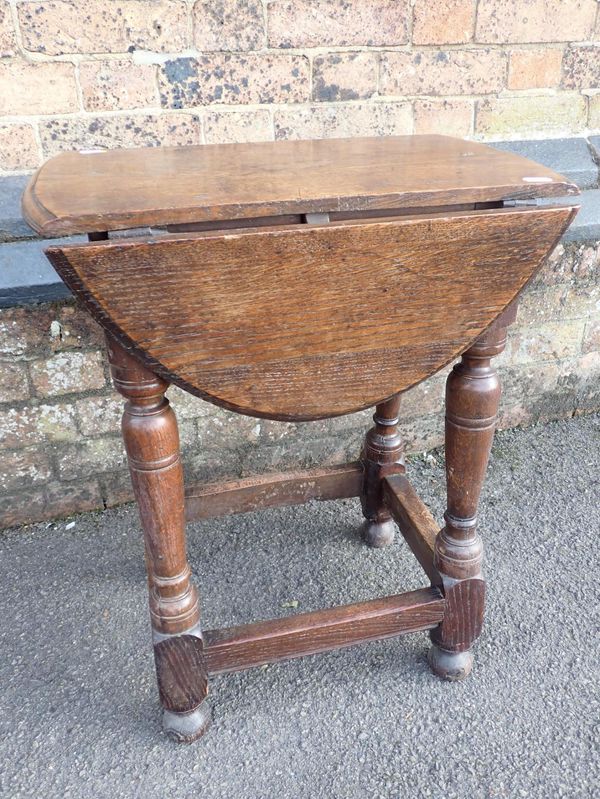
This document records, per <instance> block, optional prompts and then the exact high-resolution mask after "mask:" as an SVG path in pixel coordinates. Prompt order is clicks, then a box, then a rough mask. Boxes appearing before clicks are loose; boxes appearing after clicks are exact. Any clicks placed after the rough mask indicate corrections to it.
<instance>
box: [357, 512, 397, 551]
mask: <svg viewBox="0 0 600 799" xmlns="http://www.w3.org/2000/svg"><path fill="white" fill-rule="evenodd" d="M395 535H396V526H395V525H394V522H393V521H391V519H390V520H388V521H387V522H365V523H364V524H363V527H362V537H363V540H364V542H365V544H368V546H370V547H375V548H376V549H380V548H381V547H387V546H389V545H390V544H391V543H392V541H393V540H394V536H395Z"/></svg>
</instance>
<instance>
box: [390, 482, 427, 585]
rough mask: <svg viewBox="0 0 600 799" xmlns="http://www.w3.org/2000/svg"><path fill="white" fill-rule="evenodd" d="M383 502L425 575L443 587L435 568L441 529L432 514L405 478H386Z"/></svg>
mask: <svg viewBox="0 0 600 799" xmlns="http://www.w3.org/2000/svg"><path fill="white" fill-rule="evenodd" d="M383 498H384V501H385V504H386V505H387V507H388V509H389V511H390V513H391V514H392V518H393V519H394V521H395V522H396V524H397V525H398V527H399V528H400V532H401V533H402V535H403V536H404V538H405V539H406V542H407V544H408V545H409V547H410V548H411V550H412V552H413V553H414V555H415V557H416V558H417V560H418V561H419V563H420V564H421V566H422V567H423V569H424V571H425V574H426V575H427V576H428V577H429V579H430V580H431V581H432V583H433V584H434V585H438V584H440V583H441V578H440V575H439V573H438V570H437V569H436V568H435V566H434V565H433V552H434V547H435V539H436V537H437V534H438V532H439V529H440V528H439V525H438V524H437V522H436V520H435V519H434V518H433V516H432V514H431V512H430V511H429V509H428V508H427V507H426V506H425V505H424V504H423V502H422V500H421V499H420V497H419V496H418V494H417V492H416V491H415V489H414V488H413V487H412V486H411V484H410V483H409V482H408V480H407V478H406V477H405V476H404V475H402V474H392V475H388V476H386V477H384V478H383Z"/></svg>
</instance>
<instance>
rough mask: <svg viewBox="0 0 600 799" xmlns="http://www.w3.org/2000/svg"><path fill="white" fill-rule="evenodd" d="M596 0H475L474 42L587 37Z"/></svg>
mask: <svg viewBox="0 0 600 799" xmlns="http://www.w3.org/2000/svg"><path fill="white" fill-rule="evenodd" d="M597 8H598V4H597V3H596V0H479V3H478V6H477V27H476V32H475V39H476V41H478V42H495V43H499V44H502V43H504V42H568V41H581V40H585V39H589V38H590V36H591V33H592V30H593V27H594V21H595V19H596V11H597Z"/></svg>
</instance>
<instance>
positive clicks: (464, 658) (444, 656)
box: [427, 644, 473, 682]
mask: <svg viewBox="0 0 600 799" xmlns="http://www.w3.org/2000/svg"><path fill="white" fill-rule="evenodd" d="M427 659H428V661H429V666H430V668H431V670H432V672H433V673H434V674H437V676H438V677H441V678H442V679H443V680H448V681H449V682H458V681H459V680H464V679H465V677H468V676H469V674H470V673H471V669H472V668H473V655H472V654H471V653H470V652H469V651H467V652H447V651H446V650H445V649H440V647H439V646H436V645H435V644H433V646H432V647H431V649H430V650H429V654H428V656H427Z"/></svg>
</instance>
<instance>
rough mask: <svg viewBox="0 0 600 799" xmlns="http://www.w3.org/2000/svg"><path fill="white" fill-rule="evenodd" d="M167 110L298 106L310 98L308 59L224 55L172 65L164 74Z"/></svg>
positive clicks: (162, 84) (179, 60)
mask: <svg viewBox="0 0 600 799" xmlns="http://www.w3.org/2000/svg"><path fill="white" fill-rule="evenodd" d="M159 82H160V92H161V102H162V105H163V106H164V107H165V108H187V107H189V106H196V105H207V104H210V103H226V104H231V103H240V104H242V105H243V104H247V103H299V102H302V101H303V100H308V98H309V86H310V76H309V64H308V58H306V57H305V56H299V55H283V54H274V55H271V54H266V55H259V54H255V53H249V54H248V55H245V54H238V53H234V54H222V53H215V54H214V55H209V56H202V57H201V58H198V59H196V58H177V59H175V60H173V61H167V62H166V63H165V64H164V65H163V66H162V68H161V71H160V81H159Z"/></svg>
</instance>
